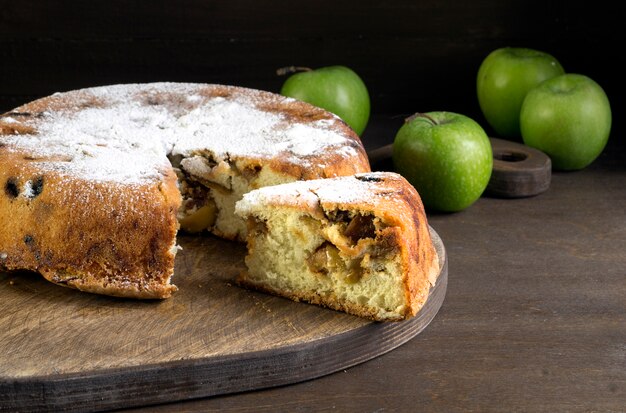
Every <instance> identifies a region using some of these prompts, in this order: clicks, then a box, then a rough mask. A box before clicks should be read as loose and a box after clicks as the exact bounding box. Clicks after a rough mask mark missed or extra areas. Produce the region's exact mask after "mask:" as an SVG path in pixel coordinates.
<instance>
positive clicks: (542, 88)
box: [520, 74, 611, 170]
mask: <svg viewBox="0 0 626 413" xmlns="http://www.w3.org/2000/svg"><path fill="white" fill-rule="evenodd" d="M520 125H521V128H522V138H523V139H524V143H525V144H526V145H528V146H532V147H534V148H537V149H539V150H541V151H543V152H545V153H546V154H547V155H548V156H550V158H551V159H552V167H553V168H554V169H559V170H576V169H582V168H584V167H586V166H587V165H589V164H590V163H591V162H593V160H594V159H596V158H597V157H598V155H600V153H601V152H602V150H603V149H604V146H605V145H606V143H607V141H608V139H609V134H610V132H611V106H610V104H609V99H608V98H607V97H606V94H605V93H604V90H602V88H601V87H600V85H598V84H597V83H596V82H594V81H593V80H592V79H590V78H588V77H587V76H583V75H577V74H566V75H562V76H558V77H555V78H553V79H550V80H546V81H545V82H543V83H542V84H540V85H539V86H537V87H536V88H534V89H532V90H531V91H530V92H528V95H527V96H526V99H524V103H523V105H522V110H521V112H520Z"/></svg>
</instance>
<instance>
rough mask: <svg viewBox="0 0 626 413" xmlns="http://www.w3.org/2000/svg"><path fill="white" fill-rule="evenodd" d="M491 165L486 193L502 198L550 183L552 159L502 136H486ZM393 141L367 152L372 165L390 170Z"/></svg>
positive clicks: (536, 190)
mask: <svg viewBox="0 0 626 413" xmlns="http://www.w3.org/2000/svg"><path fill="white" fill-rule="evenodd" d="M489 142H490V143H491V149H492V151H493V169H492V172H491V178H490V180H489V183H488V184H487V188H486V190H485V192H486V194H488V195H491V196H495V197H501V198H525V197H529V196H535V195H539V194H541V193H542V192H545V191H547V190H548V188H549V187H550V181H551V178H552V161H551V160H550V158H549V157H548V155H546V154H545V153H543V152H541V151H539V150H537V149H534V148H531V147H529V146H526V145H523V144H521V143H517V142H512V141H509V140H505V139H498V138H489ZM392 156H393V144H389V145H385V146H382V147H380V148H377V149H374V150H372V151H370V152H369V153H368V157H369V159H370V163H371V165H372V169H374V170H384V171H393V169H394V166H393V161H392Z"/></svg>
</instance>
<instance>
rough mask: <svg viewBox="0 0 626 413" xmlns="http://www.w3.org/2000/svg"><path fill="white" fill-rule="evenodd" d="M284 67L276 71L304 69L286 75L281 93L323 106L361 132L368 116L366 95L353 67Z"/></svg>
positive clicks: (368, 98)
mask: <svg viewBox="0 0 626 413" xmlns="http://www.w3.org/2000/svg"><path fill="white" fill-rule="evenodd" d="M285 69H286V70H283V69H281V70H280V71H279V73H281V71H282V73H285V72H288V71H294V70H298V69H302V70H304V71H302V72H298V73H294V74H292V75H291V76H289V78H288V79H287V80H286V81H285V83H284V84H283V87H282V88H281V90H280V93H281V94H282V95H284V96H289V97H292V98H295V99H298V100H302V101H304V102H308V103H310V104H312V105H315V106H318V107H320V108H323V109H326V110H327V111H329V112H332V113H334V114H335V115H337V116H339V117H340V118H341V119H342V120H343V121H344V122H346V123H347V124H348V125H349V126H350V127H351V128H352V129H353V130H354V131H355V132H356V133H357V134H358V135H361V134H362V133H363V131H364V130H365V127H366V126H367V121H368V120H369V117H370V97H369V93H368V92H367V87H366V86H365V83H363V80H361V78H360V77H359V75H357V74H356V73H355V72H354V71H353V70H351V69H349V68H347V67H345V66H328V67H322V68H319V69H316V70H312V69H309V68H285ZM290 69H291V70H290Z"/></svg>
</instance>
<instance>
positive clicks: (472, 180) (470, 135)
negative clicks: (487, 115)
mask: <svg viewBox="0 0 626 413" xmlns="http://www.w3.org/2000/svg"><path fill="white" fill-rule="evenodd" d="M393 163H394V167H395V169H396V171H397V172H399V173H400V174H401V175H403V176H404V177H405V178H406V179H407V180H408V181H409V182H410V183H411V184H412V185H413V186H414V187H415V189H417V191H418V192H419V194H420V196H421V197H422V201H423V202H424V205H425V206H426V208H428V209H431V210H437V211H446V212H455V211H460V210H462V209H465V208H467V207H468V206H470V205H471V204H473V203H474V202H475V201H476V200H477V199H478V198H480V196H481V195H482V193H483V192H484V190H485V188H486V187H487V184H488V183H489V178H490V177H491V170H492V168H493V154H492V149H491V143H490V142H489V138H487V134H486V133H485V131H484V130H483V128H482V127H481V126H480V125H479V124H478V123H476V122H475V121H474V120H472V119H471V118H469V117H467V116H464V115H460V114H457V113H452V112H429V113H423V114H419V113H418V114H416V115H413V116H412V117H410V118H408V119H407V121H406V122H405V124H404V125H403V126H402V127H401V128H400V130H398V133H397V134H396V137H395V140H394V142H393Z"/></svg>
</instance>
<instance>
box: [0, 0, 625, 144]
mask: <svg viewBox="0 0 626 413" xmlns="http://www.w3.org/2000/svg"><path fill="white" fill-rule="evenodd" d="M622 8H623V7H622V5H621V3H620V2H616V1H613V2H611V3H608V2H591V1H586V2H582V1H574V2H557V1H535V0H530V1H529V0H525V1H519V0H515V1H498V0H476V1H472V0H469V1H468V0H465V1H458V0H440V1H435V0H421V1H415V0H413V1H408V0H401V1H336V0H335V1H329V0H320V1H307V2H290V1H278V0H273V1H253V0H233V1H201V0H181V1H163V0H156V1H138V0H130V1H123V0H109V1H80V0H69V1H55V2H53V1H43V0H34V1H24V2H23V1H6V0H2V1H0V109H3V110H8V109H11V108H13V107H15V106H18V105H19V104H22V103H25V102H27V101H30V100H32V99H34V98H37V97H41V96H44V95H48V94H51V93H53V92H56V91H65V90H70V89H76V88H81V87H89V86H96V85H105V84H112V83H125V82H151V81H189V82H205V83H225V84H234V85H240V86H248V87H253V88H259V89H265V90H269V91H276V92H277V91H279V90H280V86H281V84H282V82H283V81H284V78H280V77H278V76H277V75H276V74H275V69H277V68H279V67H282V66H288V65H300V66H310V67H320V66H325V65H334V64H343V65H346V66H349V67H351V68H353V69H354V70H355V71H356V72H357V73H359V74H360V75H361V77H362V78H363V79H364V81H365V83H366V84H367V86H368V88H369V90H370V94H371V99H372V111H373V113H374V114H391V115H393V116H395V117H396V118H397V119H398V120H399V122H401V120H402V118H403V117H404V116H405V115H409V114H412V113H414V112H417V111H420V112H426V111H432V110H448V111H455V112H459V113H464V114H466V115H469V116H471V117H473V118H475V119H476V120H478V121H479V122H480V123H481V124H483V126H485V127H486V128H487V125H486V122H484V119H483V117H482V114H481V113H480V110H479V107H478V103H477V100H476V92H475V78H476V73H477V70H478V67H479V65H480V63H481V61H482V59H483V58H484V57H485V56H486V55H487V54H488V53H489V52H490V51H491V50H493V49H495V48H498V47H502V46H519V47H530V48H536V49H540V50H544V51H547V52H549V53H551V54H553V55H554V56H555V57H556V58H557V59H558V60H559V61H560V62H561V63H562V65H563V66H564V67H565V70H566V71H567V72H576V73H582V74H585V75H587V76H589V77H591V78H593V79H594V80H596V81H597V82H598V83H599V84H600V85H601V86H602V87H603V88H604V89H605V91H606V92H607V94H608V96H609V99H610V101H611V103H612V106H613V113H614V118H616V119H615V120H614V127H619V125H618V124H619V119H617V118H618V113H619V112H620V111H621V109H622V108H623V107H624V97H623V91H624V81H623V80H622V77H623V75H622V74H621V72H623V71H624V67H625V63H626V58H625V54H624V52H623V51H622V49H623V48H624V40H625V38H626V36H624V35H625V28H624V25H625V24H626V23H624V17H625V16H626V13H624V12H623V11H622ZM369 133H370V134H371V133H372V132H371V131H370V132H369ZM390 139H391V138H390Z"/></svg>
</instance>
